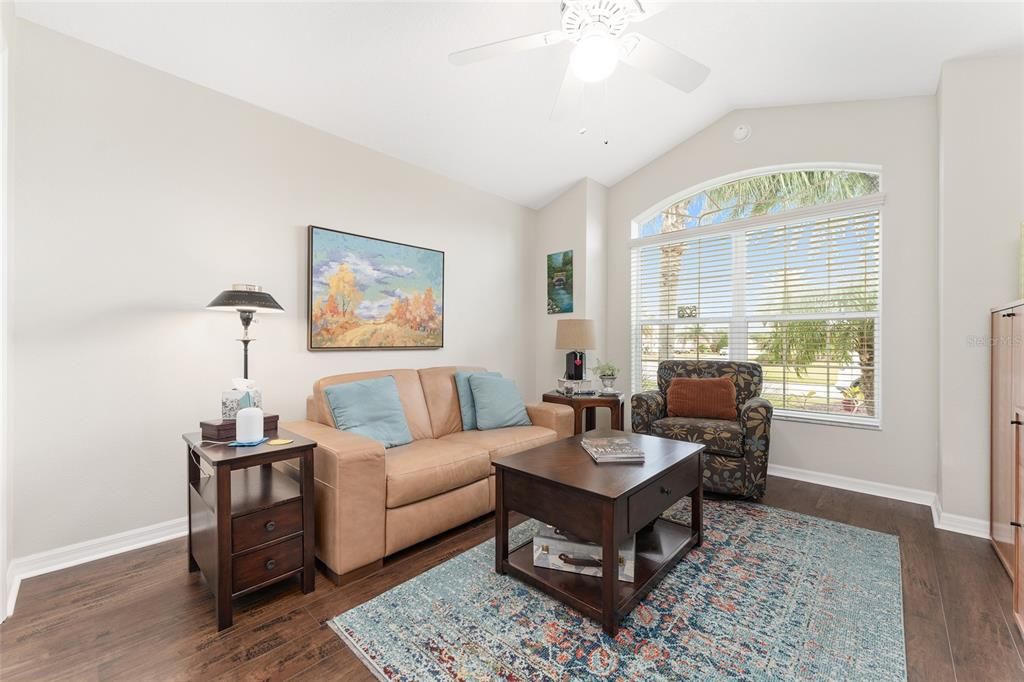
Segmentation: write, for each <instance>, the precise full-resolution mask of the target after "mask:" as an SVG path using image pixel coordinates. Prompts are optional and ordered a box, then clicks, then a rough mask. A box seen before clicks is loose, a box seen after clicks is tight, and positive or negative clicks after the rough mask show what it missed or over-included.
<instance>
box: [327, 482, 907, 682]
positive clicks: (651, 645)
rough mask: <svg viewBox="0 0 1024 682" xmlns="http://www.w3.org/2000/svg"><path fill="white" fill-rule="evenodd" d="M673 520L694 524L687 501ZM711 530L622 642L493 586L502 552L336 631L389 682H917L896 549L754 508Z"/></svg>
mask: <svg viewBox="0 0 1024 682" xmlns="http://www.w3.org/2000/svg"><path fill="white" fill-rule="evenodd" d="M666 515H667V516H669V517H670V518H675V519H677V520H680V521H682V522H684V523H688V522H689V517H690V513H689V503H688V500H685V499H684V500H683V501H682V502H681V503H680V504H678V505H676V506H675V507H673V508H672V509H670V510H669V511H668V512H667V513H666ZM705 516H706V522H705V523H706V525H705V541H704V545H703V546H702V547H699V548H696V549H694V550H692V551H691V552H690V553H689V554H688V555H687V556H686V557H685V558H684V559H683V560H681V561H680V562H679V564H677V565H676V567H675V568H674V569H673V570H672V571H671V572H670V573H669V574H668V575H667V576H666V577H665V578H664V579H663V580H662V581H661V583H660V584H659V585H658V586H657V587H655V588H654V590H652V591H651V593H650V594H648V595H647V597H646V598H645V599H644V600H643V601H642V602H641V603H640V604H639V605H638V606H637V607H636V609H635V610H634V611H633V612H632V613H631V614H630V615H629V616H628V617H627V618H625V619H624V620H623V621H622V622H621V624H620V629H619V634H618V636H617V637H616V638H615V639H614V640H613V639H612V638H610V637H608V636H607V635H605V634H604V632H603V631H602V630H601V627H600V626H599V625H598V624H597V623H595V622H593V621H591V620H589V619H588V618H586V617H583V616H581V615H580V614H579V613H577V612H576V611H574V610H572V609H570V608H569V607H567V606H563V605H562V604H561V603H559V602H557V601H555V600H553V599H551V598H549V597H547V596H545V595H544V594H542V593H540V592H539V591H537V590H534V589H532V588H530V587H528V586H526V585H525V584H523V583H521V582H519V581H518V580H516V579H514V578H512V577H509V576H499V575H497V574H495V573H494V541H493V540H490V541H488V542H484V543H483V544H481V545H478V546H477V547H474V548H473V549H471V550H469V551H467V552H465V553H463V554H461V555H459V556H457V557H455V558H454V559H451V560H450V561H447V562H445V563H444V564H442V565H440V566H437V567H436V568H433V569H431V570H429V571H427V572H425V573H423V574H421V575H419V576H418V577H416V578H414V579H412V580H409V581H408V582H405V583H403V584H401V585H399V586H398V587H396V588H394V589H392V590H390V591H388V592H386V593H384V594H382V595H380V596H379V597H376V598H374V599H372V600H370V601H368V602H366V603H364V604H362V605H361V606H358V607H356V608H354V609H352V610H350V611H346V612H345V613H343V614H341V615H340V616H337V617H336V618H334V619H333V620H331V621H330V625H331V627H333V628H334V630H335V632H337V633H338V635H339V636H340V637H341V638H342V639H343V640H344V641H345V642H346V643H347V644H348V645H349V646H350V647H351V648H352V650H353V651H355V652H356V654H357V655H358V656H359V657H360V658H361V659H362V660H363V662H364V663H366V665H367V667H369V668H370V670H371V671H373V673H374V674H375V675H376V676H377V677H378V678H380V679H382V680H559V681H561V680H590V679H611V680H686V679H698V680H720V679H721V680H726V679H728V680H815V681H817V680H870V681H871V682H880V681H882V680H905V679H906V659H905V651H904V640H903V599H902V594H903V593H902V586H901V582H900V551H899V540H898V538H896V537H895V536H892V535H887V534H884V533H876V532H874V531H870V530H864V529H861V528H855V527H853V526H847V525H844V524H840V523H834V522H831V521H825V520H822V519H818V518H814V517H812V516H805V515H803V514H796V513H793V512H788V511H783V510H779V509H774V508H772V507H767V506H764V505H759V504H750V503H744V502H731V501H714V500H710V501H707V502H706V504H705ZM535 524H536V522H534V521H528V522H526V523H523V524H520V525H519V526H517V527H516V528H514V529H513V531H512V543H511V544H512V546H516V545H517V544H518V542H519V541H522V540H524V539H526V538H529V537H532V535H533V532H534V529H535V528H536V525H535Z"/></svg>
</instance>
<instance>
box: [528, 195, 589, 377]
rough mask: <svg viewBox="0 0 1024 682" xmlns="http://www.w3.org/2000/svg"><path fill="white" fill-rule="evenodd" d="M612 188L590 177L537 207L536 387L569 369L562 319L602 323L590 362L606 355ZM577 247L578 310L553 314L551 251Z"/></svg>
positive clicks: (533, 284) (532, 268)
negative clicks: (561, 341)
mask: <svg viewBox="0 0 1024 682" xmlns="http://www.w3.org/2000/svg"><path fill="white" fill-rule="evenodd" d="M606 195H607V188H605V187H604V185H602V184H600V183H598V182H596V181H594V180H591V179H590V178H584V179H583V180H580V181H579V182H578V183H576V184H575V185H573V186H572V187H570V188H569V189H567V190H566V191H565V192H563V193H562V194H561V195H559V196H558V197H557V198H556V199H554V200H553V201H551V202H550V203H549V204H548V205H547V206H545V207H544V208H542V209H540V211H538V212H537V227H536V231H535V234H534V238H533V239H532V240H531V247H532V252H533V256H532V258H531V260H532V263H531V266H530V267H529V268H527V269H526V270H525V272H527V273H530V282H529V286H530V287H531V289H532V291H533V296H532V301H533V302H532V304H531V306H530V310H529V315H530V316H531V317H532V318H533V320H534V328H533V329H534V339H535V343H536V347H535V363H536V364H535V373H534V375H535V382H536V383H535V391H536V393H537V394H538V395H539V394H540V393H543V392H544V391H547V390H550V389H552V388H554V386H555V383H556V380H557V379H558V377H560V376H562V374H563V373H564V371H565V353H566V351H564V350H558V349H556V348H555V328H556V327H557V324H558V320H560V319H575V318H589V319H592V320H594V322H595V325H596V326H597V342H598V343H597V345H598V347H597V348H595V349H593V350H591V351H589V352H588V353H587V359H588V363H589V364H593V363H595V362H596V361H597V359H598V358H601V359H603V358H604V355H603V353H604V348H605V343H604V337H605V317H606V316H605V307H606V305H607V299H606V291H607V288H606V275H605V262H606V259H605V239H606V237H605V233H606V227H607V225H606V219H605V203H606ZM570 249H571V250H572V252H573V256H572V258H573V311H572V312H571V313H562V314H558V315H549V314H548V313H547V254H549V253H555V252H557V251H567V250H570Z"/></svg>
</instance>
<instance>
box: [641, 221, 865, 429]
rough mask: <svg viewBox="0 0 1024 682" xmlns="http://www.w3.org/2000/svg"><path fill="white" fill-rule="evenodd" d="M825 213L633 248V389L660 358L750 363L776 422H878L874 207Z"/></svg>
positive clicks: (647, 379)
mask: <svg viewBox="0 0 1024 682" xmlns="http://www.w3.org/2000/svg"><path fill="white" fill-rule="evenodd" d="M821 208H822V211H821V213H820V214H819V215H818V216H814V215H811V216H807V215H805V214H806V212H804V214H803V215H801V217H800V218H795V219H793V220H789V221H786V220H785V218H784V216H767V217H765V218H764V220H763V221H762V222H761V223H760V224H757V223H758V221H756V220H755V221H751V220H744V221H743V222H742V224H741V225H738V226H737V227H736V229H734V230H729V229H728V227H727V226H719V227H718V228H717V229H716V230H715V231H714V234H710V235H704V236H702V235H698V234H694V232H695V231H694V230H688V231H685V232H684V231H681V230H680V231H679V232H678V238H673V237H674V235H668V236H666V235H665V234H662V235H659V237H658V241H657V243H648V244H644V243H640V244H636V245H634V247H633V248H632V251H631V285H632V290H631V295H632V335H633V361H634V374H633V376H634V380H633V383H634V390H637V391H643V390H651V389H654V388H656V387H657V368H658V363H659V362H660V361H662V360H666V359H708V358H711V359H732V360H752V361H755V362H759V363H760V364H761V365H762V368H763V370H764V388H763V391H762V394H763V395H764V396H765V397H767V398H768V399H769V400H771V401H772V402H773V404H774V405H775V407H776V409H779V410H782V411H783V413H785V412H794V413H801V414H806V415H813V416H818V417H822V418H827V419H840V420H846V421H851V422H858V421H861V422H866V423H877V422H878V418H879V414H880V409H879V408H880V396H881V373H880V362H879V353H878V350H879V340H880V335H881V328H880V323H881V318H880V314H879V300H880V272H881V248H880V246H881V244H880V225H881V209H880V207H879V206H869V207H867V208H865V207H859V208H857V209H851V210H850V211H849V212H839V213H836V212H835V211H829V210H828V209H829V207H828V206H823V207H821ZM723 228H724V229H723ZM635 241H639V242H643V241H644V240H642V239H639V240H635Z"/></svg>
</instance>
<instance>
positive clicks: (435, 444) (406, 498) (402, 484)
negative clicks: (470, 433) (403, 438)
mask: <svg viewBox="0 0 1024 682" xmlns="http://www.w3.org/2000/svg"><path fill="white" fill-rule="evenodd" d="M384 462H385V469H386V471H387V507H388V509H395V508H396V507H401V506H402V505H406V504H412V503H413V502H419V501H420V500H425V499H427V498H429V497H433V496H434V495H440V494H441V493H446V492H448V491H449V490H455V489H456V488H461V487H462V486H464V485H469V484H470V483H473V482H474V481H480V480H483V479H485V478H487V476H488V475H490V473H491V461H490V458H489V457H488V453H487V451H486V450H484V449H483V448H480V447H475V446H473V445H470V444H464V443H456V442H452V441H448V440H435V439H433V438H427V439H423V440H415V441H413V442H411V443H409V444H408V445H402V446H399V447H397V448H391V449H390V450H388V451H387V453H386V454H385V455H384Z"/></svg>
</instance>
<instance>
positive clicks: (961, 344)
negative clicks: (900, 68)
mask: <svg viewBox="0 0 1024 682" xmlns="http://www.w3.org/2000/svg"><path fill="white" fill-rule="evenodd" d="M938 102H939V139H940V144H939V172H940V177H941V194H940V232H939V234H940V236H939V271H938V279H937V282H938V293H939V334H938V339H939V366H940V367H941V368H942V372H941V374H940V383H939V436H940V444H941V451H940V481H939V486H940V487H939V493H940V496H941V499H942V508H943V511H944V512H946V513H952V514H957V515H961V516H968V517H973V518H982V519H987V518H988V515H989V507H988V499H989V498H988V493H989V485H988V475H989V466H988V465H989V414H990V413H989V388H990V382H989V358H990V353H989V348H988V345H987V344H985V343H984V342H981V340H983V339H985V338H987V337H988V336H989V334H990V326H989V324H990V317H989V313H988V310H989V308H991V307H993V306H996V305H1000V304H1003V303H1006V302H1009V301H1012V300H1014V299H1017V298H1020V296H1019V295H1018V292H1017V273H1018V268H1019V260H1020V255H1019V253H1020V236H1021V223H1022V221H1024V59H1022V58H1020V57H1017V58H1012V57H1007V58H991V59H969V60H957V61H952V62H947V63H946V64H945V65H944V66H943V69H942V80H941V83H940V86H939V94H938Z"/></svg>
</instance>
